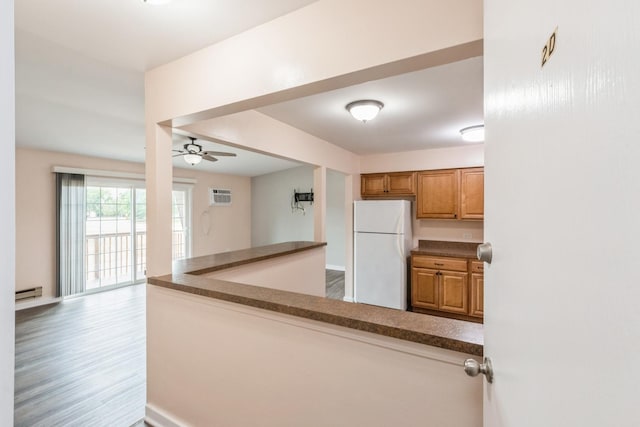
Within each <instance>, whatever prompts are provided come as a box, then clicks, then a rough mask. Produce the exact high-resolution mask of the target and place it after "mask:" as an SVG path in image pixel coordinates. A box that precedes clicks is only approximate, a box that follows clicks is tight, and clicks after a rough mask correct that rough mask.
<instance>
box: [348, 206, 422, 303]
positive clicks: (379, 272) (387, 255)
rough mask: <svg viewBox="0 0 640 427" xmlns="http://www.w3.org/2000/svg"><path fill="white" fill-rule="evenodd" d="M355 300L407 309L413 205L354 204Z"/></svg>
mask: <svg viewBox="0 0 640 427" xmlns="http://www.w3.org/2000/svg"><path fill="white" fill-rule="evenodd" d="M353 230H354V300H355V301H356V302H359V303H365V304H372V305H379V306H382V307H389V308H397V309H400V310H406V309H407V257H408V256H409V253H410V251H411V246H412V244H413V238H412V236H411V202H409V201H408V200H361V201H356V202H354V218H353Z"/></svg>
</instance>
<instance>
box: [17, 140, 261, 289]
mask: <svg viewBox="0 0 640 427" xmlns="http://www.w3.org/2000/svg"><path fill="white" fill-rule="evenodd" d="M53 166H66V167H75V168H85V169H98V170H107V171H113V172H124V173H140V174H143V173H144V165H143V164H139V163H130V162H122V161H117V160H108V159H101V158H95V157H87V156H80V155H74V154H66V153H57V152H50V151H41V150H32V149H18V150H16V216H17V220H16V236H17V238H16V282H15V289H16V290H20V289H26V288H30V287H33V286H42V287H43V296H42V300H47V299H48V298H52V297H54V295H55V274H56V268H55V259H56V255H55V254H56V252H55V238H56V236H55V233H56V224H55V218H56V214H55V193H56V190H55V180H54V175H53V173H52V167H53ZM175 175H176V176H178V177H185V178H195V179H196V180H197V184H195V185H194V186H193V190H192V197H193V212H192V217H193V223H192V227H193V245H192V247H193V255H194V256H198V255H204V254H208V253H214V252H221V251H224V250H235V249H242V248H246V247H249V246H250V245H251V182H250V179H249V178H247V177H236V176H229V175H218V174H211V173H205V172H196V171H191V170H186V169H176V170H175ZM208 187H222V188H230V189H232V190H233V196H234V199H233V205H232V206H230V207H224V208H222V207H216V208H213V207H211V208H210V207H209V206H208V200H209V199H208V196H207V189H208ZM205 211H208V212H209V215H208V216H209V220H210V224H211V226H210V231H209V234H208V235H207V234H205V233H204V231H203V230H204V228H205V227H204V221H206V220H207V215H204V214H203V213H204V212H205Z"/></svg>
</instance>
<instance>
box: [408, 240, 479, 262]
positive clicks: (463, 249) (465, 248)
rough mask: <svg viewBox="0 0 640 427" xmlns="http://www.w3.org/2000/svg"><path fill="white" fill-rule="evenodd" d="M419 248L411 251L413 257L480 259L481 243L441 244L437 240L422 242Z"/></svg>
mask: <svg viewBox="0 0 640 427" xmlns="http://www.w3.org/2000/svg"><path fill="white" fill-rule="evenodd" d="M418 243H419V244H418V247H417V248H414V249H413V250H412V251H411V255H433V256H449V257H457V258H471V259H474V260H475V259H478V258H477V256H476V249H477V248H478V245H479V244H480V243H468V242H440V241H437V240H420V241H419V242H418Z"/></svg>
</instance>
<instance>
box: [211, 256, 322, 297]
mask: <svg viewBox="0 0 640 427" xmlns="http://www.w3.org/2000/svg"><path fill="white" fill-rule="evenodd" d="M325 251H326V246H323V247H320V248H315V249H309V250H306V251H302V252H298V253H295V254H291V255H286V256H281V257H277V258H273V259H267V260H264V261H259V262H254V263H250V264H245V265H240V266H238V267H234V268H229V269H225V270H220V271H214V272H213V273H209V274H206V275H204V277H210V278H214V279H220V280H226V281H229V282H234V283H244V284H247V285H254V286H262V287H265V288H272V289H280V290H283V291H291V292H298V293H301V294H307V295H315V296H317V297H323V296H325V293H326V292H325V280H324V269H325V264H326V261H325V259H326V253H325Z"/></svg>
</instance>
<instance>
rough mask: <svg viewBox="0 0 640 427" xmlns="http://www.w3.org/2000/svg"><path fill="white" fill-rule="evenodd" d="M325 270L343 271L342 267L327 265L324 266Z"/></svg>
mask: <svg viewBox="0 0 640 427" xmlns="http://www.w3.org/2000/svg"><path fill="white" fill-rule="evenodd" d="M325 268H326V269H327V270H336V271H345V268H344V265H332V264H327V265H325Z"/></svg>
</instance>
